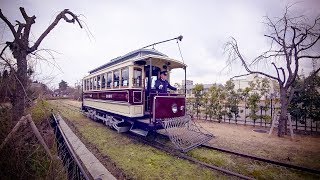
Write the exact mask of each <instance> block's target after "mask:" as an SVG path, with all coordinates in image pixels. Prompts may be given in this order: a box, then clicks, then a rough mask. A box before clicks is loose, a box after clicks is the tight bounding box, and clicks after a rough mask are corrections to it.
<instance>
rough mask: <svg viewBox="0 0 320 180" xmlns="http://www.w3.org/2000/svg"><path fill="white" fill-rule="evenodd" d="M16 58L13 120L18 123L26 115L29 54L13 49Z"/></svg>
mask: <svg viewBox="0 0 320 180" xmlns="http://www.w3.org/2000/svg"><path fill="white" fill-rule="evenodd" d="M12 52H13V55H14V57H15V58H16V59H17V67H18V69H17V73H16V79H15V83H16V86H15V91H14V96H13V107H12V111H13V112H12V120H13V121H18V120H19V119H20V118H21V117H22V116H23V115H24V113H25V107H26V99H27V96H26V91H25V90H26V89H27V85H28V77H27V68H28V65H27V52H26V51H25V50H20V48H16V49H12Z"/></svg>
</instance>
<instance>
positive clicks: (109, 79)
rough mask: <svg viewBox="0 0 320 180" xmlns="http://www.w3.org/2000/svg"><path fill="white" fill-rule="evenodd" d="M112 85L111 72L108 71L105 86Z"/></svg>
mask: <svg viewBox="0 0 320 180" xmlns="http://www.w3.org/2000/svg"><path fill="white" fill-rule="evenodd" d="M111 85H112V73H111V72H108V73H107V88H111Z"/></svg>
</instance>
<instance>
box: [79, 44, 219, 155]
mask: <svg viewBox="0 0 320 180" xmlns="http://www.w3.org/2000/svg"><path fill="white" fill-rule="evenodd" d="M186 67H187V66H186V65H185V64H184V63H182V62H180V61H178V60H175V59H173V58H170V57H168V56H167V55H165V54H163V53H161V52H159V51H157V50H154V49H146V48H143V49H138V50H136V51H133V52H130V53H128V54H126V55H124V56H121V57H117V58H115V59H112V60H111V61H109V62H108V63H106V64H104V65H102V66H100V67H98V68H95V69H93V70H91V71H90V72H89V75H87V76H85V77H84V78H83V83H82V84H83V85H82V86H83V96H82V97H83V100H82V110H83V112H84V113H86V115H87V116H88V117H89V118H91V119H94V120H100V121H102V122H103V123H104V124H105V125H107V126H110V127H112V128H114V129H116V130H117V131H118V132H119V133H120V132H127V131H130V132H132V133H135V134H139V135H142V136H147V135H148V134H149V133H150V132H156V131H158V130H162V131H164V132H165V133H166V134H167V135H168V136H169V137H170V139H171V141H172V142H173V143H174V144H175V145H176V147H177V148H178V149H180V150H182V151H188V150H190V149H192V148H194V147H196V146H198V145H200V144H202V143H204V142H207V141H209V140H210V139H211V138H212V137H213V136H212V134H210V133H208V132H207V131H205V130H203V128H201V127H199V126H196V125H195V123H194V122H193V121H192V120H191V118H190V117H189V116H187V115H186V97H185V93H182V94H179V93H175V92H167V93H159V92H157V90H156V89H155V86H154V84H155V81H156V79H158V78H159V74H160V71H162V70H167V71H168V72H169V73H168V76H169V77H168V80H170V71H171V70H172V69H176V68H182V69H184V72H185V74H186ZM185 77H186V76H185Z"/></svg>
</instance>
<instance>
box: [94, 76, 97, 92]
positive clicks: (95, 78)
mask: <svg viewBox="0 0 320 180" xmlns="http://www.w3.org/2000/svg"><path fill="white" fill-rule="evenodd" d="M96 89H97V77H96V76H95V77H94V78H93V90H96Z"/></svg>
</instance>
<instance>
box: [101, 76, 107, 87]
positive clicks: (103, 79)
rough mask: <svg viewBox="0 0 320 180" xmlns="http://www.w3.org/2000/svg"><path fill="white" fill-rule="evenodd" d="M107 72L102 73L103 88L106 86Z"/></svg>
mask: <svg viewBox="0 0 320 180" xmlns="http://www.w3.org/2000/svg"><path fill="white" fill-rule="evenodd" d="M106 74H107V73H103V74H101V89H105V88H106Z"/></svg>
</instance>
